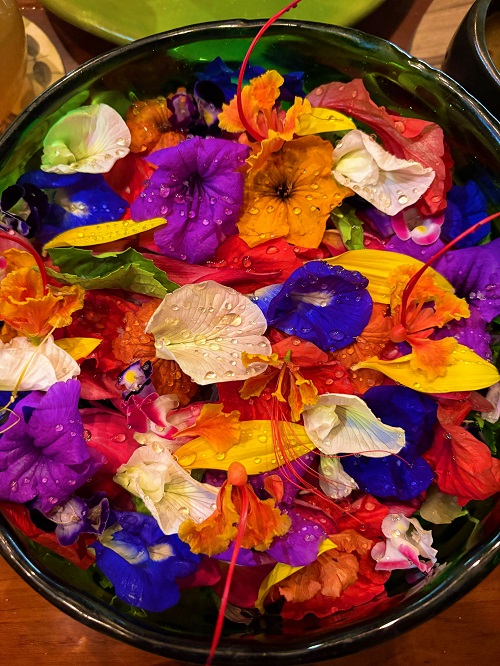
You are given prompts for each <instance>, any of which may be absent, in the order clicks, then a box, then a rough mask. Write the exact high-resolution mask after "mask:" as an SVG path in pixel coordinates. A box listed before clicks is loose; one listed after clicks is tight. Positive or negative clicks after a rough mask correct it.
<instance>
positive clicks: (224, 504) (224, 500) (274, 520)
mask: <svg viewBox="0 0 500 666" xmlns="http://www.w3.org/2000/svg"><path fill="white" fill-rule="evenodd" d="M270 489H271V487H270V486H269V485H268V487H267V490H268V492H269V490H270ZM244 493H246V496H247V498H248V511H247V514H246V516H244V515H243V514H242V505H243V503H244V502H243V494H244ZM241 520H246V524H245V530H244V533H243V540H242V542H241V546H242V547H243V548H254V549H255V550H258V551H265V550H267V549H268V548H269V546H270V545H271V542H272V540H273V539H274V537H277V536H283V535H284V534H286V533H287V532H288V530H289V529H290V526H291V520H290V518H289V516H287V515H286V514H282V513H280V511H279V509H277V508H276V506H275V500H274V499H267V500H260V499H259V498H258V497H257V495H256V494H255V492H254V491H253V488H252V486H251V485H250V484H249V483H247V476H246V471H245V468H244V467H243V465H242V464H241V463H238V462H233V463H231V465H230V466H229V470H228V480H227V481H225V482H224V483H223V484H222V486H221V489H220V491H219V495H218V496H217V508H216V510H215V511H214V513H213V514H212V515H211V516H209V517H208V518H207V519H206V520H204V521H203V522H202V523H195V522H194V521H193V520H185V521H184V522H183V523H181V525H180V527H179V532H178V535H179V539H181V541H184V542H186V543H188V544H189V547H190V548H191V550H192V552H193V553H203V554H205V555H209V556H212V555H217V554H218V553H223V552H224V551H225V550H227V549H228V548H229V545H230V544H231V542H233V541H234V540H235V539H236V536H237V533H238V524H239V523H240V522H241Z"/></svg>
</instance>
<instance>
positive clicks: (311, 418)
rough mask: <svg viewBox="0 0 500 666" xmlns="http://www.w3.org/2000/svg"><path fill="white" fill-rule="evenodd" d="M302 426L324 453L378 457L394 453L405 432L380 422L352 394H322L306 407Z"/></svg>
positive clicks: (397, 450) (398, 447) (400, 443)
mask: <svg viewBox="0 0 500 666" xmlns="http://www.w3.org/2000/svg"><path fill="white" fill-rule="evenodd" d="M304 426H305V429H306V432H307V434H308V436H309V437H310V439H311V441H312V442H313V443H314V444H315V445H316V446H317V447H318V449H319V450H320V451H321V452H322V453H325V454H327V455H335V454H337V453H353V454H361V455H364V456H368V457H370V458H381V457H384V456H387V455H389V454H391V453H398V452H399V451H400V450H401V448H402V447H403V446H404V444H405V431H404V430H403V429H402V428H395V427H392V426H388V425H385V424H384V423H382V422H381V421H380V420H379V419H378V418H377V417H376V416H375V414H374V413H373V412H372V411H371V409H370V408H369V407H368V405H367V404H366V403H365V402H364V401H363V400H361V398H358V397H357V396H355V395H344V394H340V393H326V394H324V395H321V396H320V397H319V398H318V401H317V403H316V405H314V406H313V407H306V408H305V411H304Z"/></svg>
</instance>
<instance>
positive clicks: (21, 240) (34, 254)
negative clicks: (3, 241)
mask: <svg viewBox="0 0 500 666" xmlns="http://www.w3.org/2000/svg"><path fill="white" fill-rule="evenodd" d="M0 234H1V235H2V236H5V237H6V238H8V239H9V240H10V241H12V242H13V243H17V244H18V245H20V246H21V247H22V248H24V249H25V250H26V251H27V252H29V253H30V254H31V256H32V257H33V259H34V260H35V261H36V265H37V266H38V270H39V271H40V276H41V278H42V285H43V293H44V295H46V294H47V292H48V288H47V279H48V278H47V271H46V270H45V266H44V263H43V261H42V258H41V257H40V255H39V254H38V252H36V250H35V249H34V248H33V247H32V246H31V245H30V243H28V241H25V240H24V238H19V236H11V235H10V234H9V233H7V232H6V231H3V229H0Z"/></svg>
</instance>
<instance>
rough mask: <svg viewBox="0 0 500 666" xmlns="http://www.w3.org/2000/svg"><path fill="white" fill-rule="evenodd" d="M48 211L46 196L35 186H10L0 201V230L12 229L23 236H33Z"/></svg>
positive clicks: (28, 184) (27, 184) (29, 184)
mask: <svg viewBox="0 0 500 666" xmlns="http://www.w3.org/2000/svg"><path fill="white" fill-rule="evenodd" d="M48 209H49V201H48V198H47V195H46V194H45V192H43V191H42V190H41V189H39V188H38V187H36V186H35V185H32V184H31V183H26V184H25V185H24V186H22V185H10V187H7V188H6V189H5V190H4V191H3V192H2V197H1V199H0V229H5V230H7V231H8V230H10V229H13V230H14V231H17V233H19V234H22V235H23V236H34V235H35V234H36V233H37V232H38V230H39V228H40V224H41V221H42V220H43V219H44V218H45V217H46V215H47V212H48Z"/></svg>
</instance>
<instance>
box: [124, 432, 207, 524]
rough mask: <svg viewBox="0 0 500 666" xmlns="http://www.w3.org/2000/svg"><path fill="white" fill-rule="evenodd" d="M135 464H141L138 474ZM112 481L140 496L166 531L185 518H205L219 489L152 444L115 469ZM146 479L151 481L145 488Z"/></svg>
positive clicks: (137, 451) (197, 520)
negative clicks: (194, 475)
mask: <svg viewBox="0 0 500 666" xmlns="http://www.w3.org/2000/svg"><path fill="white" fill-rule="evenodd" d="M151 441H152V440H151ZM138 468H142V472H141V473H140V474H139V473H138ZM148 468H150V470H151V473H149V474H148ZM132 480H133V482H129V481H132ZM115 481H116V482H117V483H119V484H120V485H122V486H123V487H124V488H126V489H127V490H128V491H129V492H131V493H132V494H134V495H136V496H137V497H140V498H141V499H142V501H143V502H144V504H145V505H146V507H147V509H148V510H149V511H150V512H151V515H152V516H153V517H154V518H155V519H156V521H157V522H158V525H159V526H160V528H161V530H162V531H163V532H164V533H165V534H177V532H178V530H179V526H180V524H181V523H182V522H184V521H185V520H187V519H188V518H191V519H192V520H194V521H195V522H197V523H199V522H202V521H203V520H205V519H206V518H208V516H210V515H211V514H212V513H213V512H214V510H215V507H216V504H215V502H216V498H217V494H218V492H219V490H218V488H214V487H213V486H209V485H208V484H206V483H200V482H199V481H196V480H195V479H193V478H192V476H191V475H190V474H189V473H188V472H186V471H185V470H184V469H183V468H182V467H181V466H180V465H179V464H178V463H176V462H175V461H174V459H173V457H172V455H171V453H170V452H169V451H168V449H166V448H165V449H162V450H156V448H153V446H141V447H139V448H138V449H136V451H134V453H133V454H132V456H131V458H130V460H129V461H128V463H127V464H126V465H122V466H121V467H120V468H119V469H118V473H117V476H115ZM141 481H142V483H141ZM147 481H149V482H150V484H149V486H148V488H149V489H148V491H147V492H146V489H145V487H144V483H145V482H147ZM151 482H152V483H151Z"/></svg>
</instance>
